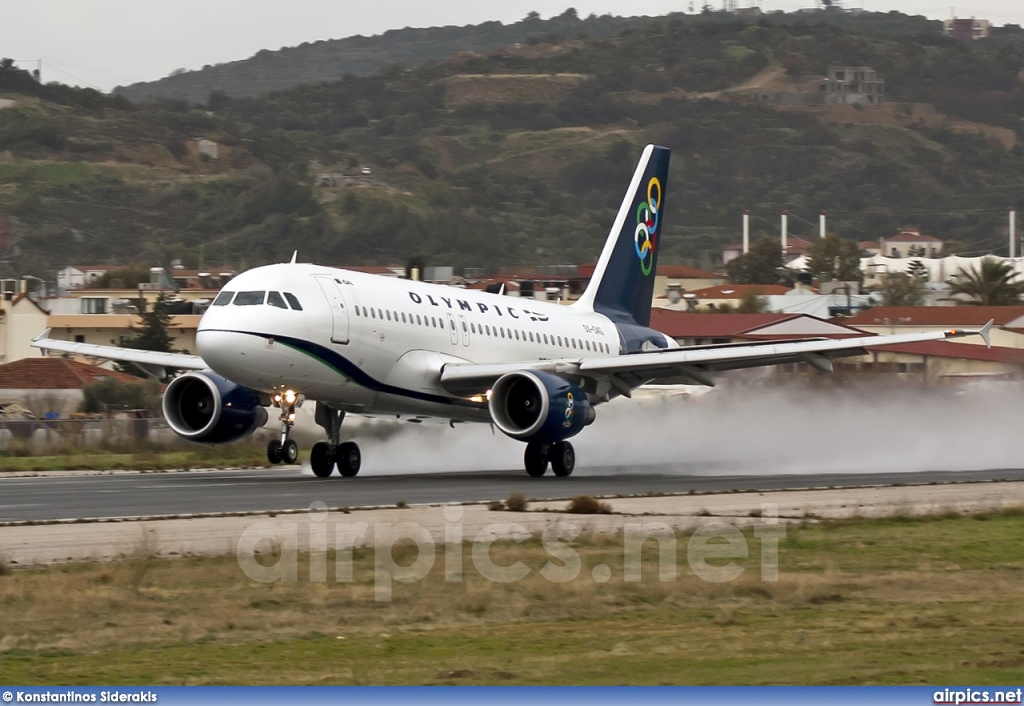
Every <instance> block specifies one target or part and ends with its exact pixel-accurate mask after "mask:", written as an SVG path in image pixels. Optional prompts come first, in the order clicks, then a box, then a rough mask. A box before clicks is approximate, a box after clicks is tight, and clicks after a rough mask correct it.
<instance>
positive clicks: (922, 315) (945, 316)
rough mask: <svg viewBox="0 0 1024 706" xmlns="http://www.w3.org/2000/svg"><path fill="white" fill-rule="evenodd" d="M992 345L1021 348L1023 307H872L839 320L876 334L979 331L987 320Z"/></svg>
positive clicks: (971, 340) (970, 341) (970, 340)
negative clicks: (969, 329) (990, 330)
mask: <svg viewBox="0 0 1024 706" xmlns="http://www.w3.org/2000/svg"><path fill="white" fill-rule="evenodd" d="M990 320H991V321H994V322H995V323H994V324H993V326H992V336H991V338H992V345H993V346H994V347H1000V348H1016V349H1024V306H876V307H874V308H872V309H868V310H867V311H863V312H861V313H859V314H857V315H856V316H852V317H849V318H844V319H842V323H843V324H844V325H846V326H852V327H855V328H857V329H860V330H861V331H867V332H869V333H879V334H883V333H884V334H894V333H919V332H922V331H945V330H949V329H952V328H981V327H982V326H984V325H985V324H986V323H988V322H989V321H990ZM952 345H958V346H961V345H980V346H984V345H985V342H984V341H983V340H981V337H980V336H968V337H966V338H962V339H957V340H956V341H955V343H953V344H952Z"/></svg>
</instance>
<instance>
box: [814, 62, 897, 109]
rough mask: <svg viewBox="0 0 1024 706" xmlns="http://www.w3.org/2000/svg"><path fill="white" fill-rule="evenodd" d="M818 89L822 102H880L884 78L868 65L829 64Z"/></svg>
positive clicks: (883, 94) (883, 89) (883, 90)
mask: <svg viewBox="0 0 1024 706" xmlns="http://www.w3.org/2000/svg"><path fill="white" fill-rule="evenodd" d="M819 90H820V91H821V96H822V102H824V103H845V104H855V103H860V104H864V103H872V104H874V103H882V102H883V101H884V100H885V79H883V78H880V77H879V76H878V72H876V71H875V70H874V69H872V68H871V67H870V66H829V67H828V75H827V76H826V77H825V78H824V79H822V81H821V84H819Z"/></svg>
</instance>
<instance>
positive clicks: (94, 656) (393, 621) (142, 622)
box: [0, 513, 1024, 685]
mask: <svg viewBox="0 0 1024 706" xmlns="http://www.w3.org/2000/svg"><path fill="white" fill-rule="evenodd" d="M0 531H2V530H0ZM683 540H685V538H684V537H680V542H679V547H678V550H679V556H680V561H679V562H678V566H679V569H680V576H679V578H678V580H676V581H670V582H661V581H658V580H657V578H656V577H657V566H656V564H657V556H656V552H655V546H654V544H653V542H650V543H648V546H647V547H645V563H644V574H643V576H644V578H643V581H642V582H640V583H626V582H624V581H623V580H622V575H623V574H622V540H621V538H616V537H584V538H582V539H580V540H578V541H577V542H575V543H574V548H575V549H576V550H577V551H578V552H579V554H580V555H581V557H582V560H583V567H584V568H583V571H582V572H581V574H580V576H579V577H578V578H577V579H575V580H574V581H572V582H570V583H566V584H555V583H550V582H548V581H546V580H545V579H543V578H541V577H540V576H539V575H538V573H537V571H536V569H538V568H539V567H540V566H542V565H543V564H544V563H545V562H546V561H548V560H549V559H550V556H549V555H548V554H547V553H546V552H545V551H544V549H543V547H542V546H541V545H540V543H539V542H536V541H526V542H524V543H522V544H520V545H516V544H512V543H506V544H500V545H499V544H495V545H494V546H493V547H492V552H491V553H492V558H493V560H494V562H495V563H496V564H499V565H509V564H512V563H513V562H515V561H517V560H519V561H523V562H524V563H526V564H527V565H528V566H530V567H531V568H533V569H535V570H534V571H532V572H531V574H530V575H529V576H528V577H527V578H526V579H524V580H522V581H519V582H515V583H507V584H498V583H490V582H486V581H484V580H483V579H482V578H481V577H480V576H479V575H477V574H476V573H475V572H474V571H473V570H472V569H471V567H472V562H471V561H470V559H469V557H470V552H469V550H468V548H467V550H466V551H465V552H464V571H465V573H464V575H463V580H462V582H461V583H446V582H444V580H443V566H444V562H443V561H441V560H440V558H439V560H438V561H437V562H435V564H434V566H435V569H434V571H433V572H432V573H431V574H430V575H429V576H428V577H427V578H426V579H424V580H423V581H421V582H418V583H413V584H395V587H394V599H393V600H392V601H391V602H389V603H377V602H375V601H374V600H373V595H374V594H373V590H374V589H373V556H372V554H371V553H370V552H369V551H368V550H367V551H358V550H357V552H356V555H355V559H354V579H355V580H354V581H353V582H351V583H337V582H333V581H331V582H328V583H311V582H309V581H302V580H300V581H298V582H288V583H273V584H257V583H254V582H252V581H250V580H248V579H247V578H245V576H244V575H243V574H242V572H241V571H240V570H239V568H238V565H237V563H236V562H235V560H234V558H233V557H232V558H220V559H180V560H170V561H164V560H155V559H153V558H151V557H149V556H147V554H146V553H145V551H142V550H141V549H140V552H139V555H138V556H137V557H136V558H135V559H133V560H130V561H125V562H121V563H117V564H97V565H74V566H63V567H54V568H48V569H38V570H36V569H34V570H14V571H11V570H5V571H3V572H2V575H0V673H2V674H3V678H4V681H5V682H7V683H11V684H55V683H56V684H80V683H111V684H154V685H159V684H238V683H254V684H433V683H457V684H488V683H503V684H624V683H630V684H806V683H810V684H865V683H871V684H918V683H975V684H996V683H1011V684H1012V683H1020V682H1021V681H1024V580H1022V579H1024V516H1022V515H1021V514H1020V513H1002V514H989V515H980V516H976V517H969V518H968V517H956V516H949V517H942V518H932V519H924V520H921V519H916V520H908V519H904V520H900V519H890V520H875V521H867V520H865V521H856V522H847V523H836V524H827V525H808V526H805V527H800V528H797V527H790V528H789V529H788V531H787V536H786V538H785V540H783V541H782V543H781V544H780V555H779V556H780V560H779V566H780V577H779V581H778V582H776V583H771V582H762V581H760V579H759V571H758V568H759V567H758V557H759V556H760V550H759V545H758V540H757V539H756V538H754V537H753V536H751V535H749V534H748V540H749V546H750V558H749V560H746V561H741V562H740V563H741V564H742V565H743V566H744V567H746V569H745V571H744V573H743V575H742V576H741V577H740V578H739V579H737V580H736V581H733V582H731V583H723V584H712V583H707V582H704V581H701V580H699V579H697V578H696V577H695V576H694V575H693V574H692V573H691V572H690V571H689V569H688V567H687V563H686V559H685V552H686V542H685V541H683ZM402 551H403V550H402V548H401V547H399V548H398V554H396V560H397V561H399V562H401V563H408V562H411V561H412V559H413V558H414V556H413V553H412V552H411V551H409V552H407V553H406V555H405V556H404V557H403V556H401V554H402ZM439 551H440V550H439ZM599 563H603V564H606V565H608V566H609V567H610V568H611V569H612V578H611V580H610V581H608V582H607V583H603V584H602V583H598V582H596V581H594V580H593V579H592V573H591V570H590V568H591V567H593V566H595V565H596V564H599ZM712 563H715V562H714V561H713V562H712ZM718 563H722V562H721V560H719V562H718ZM303 575H308V574H304V572H303V566H300V570H299V576H300V577H301V576H303ZM328 575H329V576H333V571H331V572H329V574H328Z"/></svg>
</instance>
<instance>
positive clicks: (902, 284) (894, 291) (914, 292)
mask: <svg viewBox="0 0 1024 706" xmlns="http://www.w3.org/2000/svg"><path fill="white" fill-rule="evenodd" d="M878 291H879V293H881V295H882V305H883V306H919V305H920V304H921V302H923V301H924V284H923V282H922V281H921V280H920V279H918V278H917V277H913V276H911V275H908V274H906V273H904V272H893V273H892V274H888V275H885V276H884V277H882V285H881V287H879V289H878Z"/></svg>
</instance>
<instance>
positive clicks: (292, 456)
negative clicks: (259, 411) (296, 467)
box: [267, 390, 305, 465]
mask: <svg viewBox="0 0 1024 706" xmlns="http://www.w3.org/2000/svg"><path fill="white" fill-rule="evenodd" d="M304 399H305V398H304V397H303V396H302V395H300V394H298V393H296V392H295V390H285V391H284V392H281V393H278V394H275V395H274V397H273V402H272V403H273V405H274V406H275V407H279V408H280V409H281V416H280V420H281V438H279V439H273V440H271V441H270V443H268V444H267V460H268V461H270V462H271V463H287V464H289V465H291V464H293V463H297V462H298V460H299V445H298V444H297V443H295V439H289V438H288V434H290V433H291V430H292V427H293V426H295V409H296V408H297V407H301V406H302V401H303V400H304Z"/></svg>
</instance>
